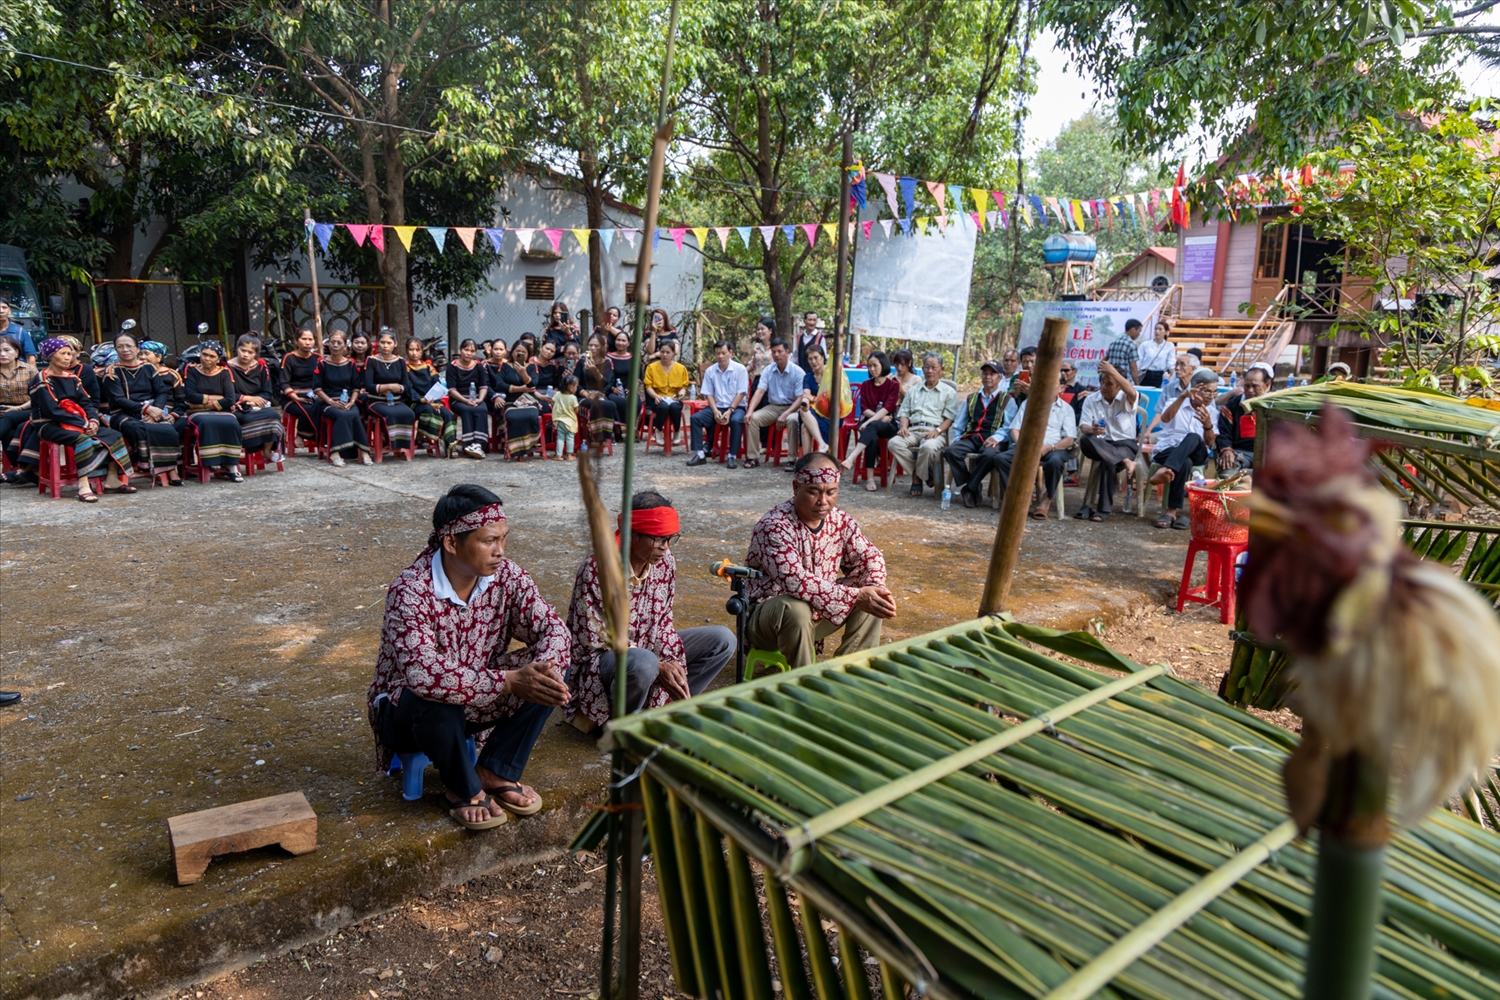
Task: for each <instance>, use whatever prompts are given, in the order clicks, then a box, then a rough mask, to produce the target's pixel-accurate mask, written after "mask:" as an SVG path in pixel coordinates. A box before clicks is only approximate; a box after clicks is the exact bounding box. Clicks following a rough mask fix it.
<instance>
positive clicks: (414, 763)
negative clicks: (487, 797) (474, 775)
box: [386, 736, 479, 802]
mask: <svg viewBox="0 0 1500 1000" xmlns="http://www.w3.org/2000/svg"><path fill="white" fill-rule="evenodd" d="M464 750H465V751H467V752H468V756H469V763H470V764H473V763H475V762H476V761H478V760H479V751H478V750H477V749H475V747H474V737H472V736H470V737H469V738H468V739H466V740H464ZM431 763H432V761H430V760H428V759H427V755H426V754H425V753H398V754H396V758H395V759H394V760H392V761H391V769H390V770H389V771H387V772H386V773H387V774H396V773H398V772H399V773H400V775H401V797H402V798H403V799H405V800H406V801H408V802H415V801H417V800H418V799H420V798H421V797H422V775H423V773H424V772H425V771H426V770H427V767H428V765H430V764H431Z"/></svg>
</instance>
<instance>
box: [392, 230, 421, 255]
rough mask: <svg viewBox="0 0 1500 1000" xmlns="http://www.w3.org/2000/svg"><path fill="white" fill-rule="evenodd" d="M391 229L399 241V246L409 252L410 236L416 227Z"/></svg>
mask: <svg viewBox="0 0 1500 1000" xmlns="http://www.w3.org/2000/svg"><path fill="white" fill-rule="evenodd" d="M391 228H392V229H394V230H395V231H396V238H397V239H398V240H400V241H401V245H402V246H403V247H405V248H406V249H407V250H408V251H410V250H411V237H412V234H413V233H415V232H416V231H417V227H416V226H392V227H391Z"/></svg>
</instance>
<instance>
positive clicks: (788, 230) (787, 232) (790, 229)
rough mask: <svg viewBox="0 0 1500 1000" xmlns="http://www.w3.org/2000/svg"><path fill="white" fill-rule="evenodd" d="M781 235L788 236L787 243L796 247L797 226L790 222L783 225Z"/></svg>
mask: <svg viewBox="0 0 1500 1000" xmlns="http://www.w3.org/2000/svg"><path fill="white" fill-rule="evenodd" d="M781 235H783V236H785V237H786V245H787V246H789V247H794V246H796V245H797V227H796V226H794V225H792V224H791V223H790V222H788V223H787V224H786V225H784V226H782V227H781Z"/></svg>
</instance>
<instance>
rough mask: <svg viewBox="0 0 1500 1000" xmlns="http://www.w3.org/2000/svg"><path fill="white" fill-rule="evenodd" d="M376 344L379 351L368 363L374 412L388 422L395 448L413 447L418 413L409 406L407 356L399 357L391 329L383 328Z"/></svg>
mask: <svg viewBox="0 0 1500 1000" xmlns="http://www.w3.org/2000/svg"><path fill="white" fill-rule="evenodd" d="M375 344H376V346H377V347H378V348H379V350H378V351H377V352H376V354H375V355H374V357H372V358H370V360H369V362H368V363H366V365H365V393H366V394H367V395H366V397H365V398H366V400H367V401H368V405H369V407H370V412H371V413H373V414H375V415H376V416H377V417H379V418H380V419H382V420H384V421H385V430H386V434H388V435H389V436H390V439H391V450H392V451H401V450H403V449H407V450H409V449H410V448H411V439H412V430H413V428H414V427H415V426H416V423H417V415H416V413H415V412H413V410H412V408H411V407H410V406H407V405H406V396H407V392H408V390H409V389H410V388H411V384H410V382H409V381H408V378H409V376H408V375H407V371H406V359H404V358H401V357H398V356H397V354H396V335H395V334H394V333H392V332H391V331H389V330H381V331H380V336H379V337H378V338H377V339H376V341H375Z"/></svg>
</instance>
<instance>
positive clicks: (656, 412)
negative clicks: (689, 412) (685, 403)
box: [647, 399, 682, 433]
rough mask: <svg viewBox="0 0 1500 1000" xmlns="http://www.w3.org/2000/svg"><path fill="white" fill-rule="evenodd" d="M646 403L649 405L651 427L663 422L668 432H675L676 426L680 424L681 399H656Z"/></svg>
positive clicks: (658, 425)
mask: <svg viewBox="0 0 1500 1000" xmlns="http://www.w3.org/2000/svg"><path fill="white" fill-rule="evenodd" d="M647 405H648V406H649V407H650V413H651V426H652V427H660V426H661V425H662V424H663V423H665V424H666V425H667V427H668V428H669V431H668V433H676V431H677V428H679V427H681V426H682V400H680V399H658V400H656V401H655V402H654V403H653V402H650V401H648V402H647Z"/></svg>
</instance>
